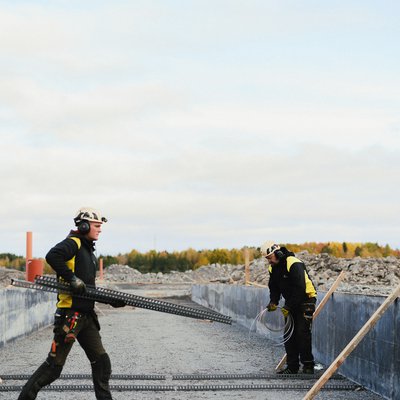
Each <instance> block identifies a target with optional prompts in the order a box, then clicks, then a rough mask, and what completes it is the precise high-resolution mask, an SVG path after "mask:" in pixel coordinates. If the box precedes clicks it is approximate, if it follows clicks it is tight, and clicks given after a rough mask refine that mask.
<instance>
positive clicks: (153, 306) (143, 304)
mask: <svg viewBox="0 0 400 400" xmlns="http://www.w3.org/2000/svg"><path fill="white" fill-rule="evenodd" d="M11 283H12V285H13V286H16V287H23V288H26V289H34V290H42V291H48V292H53V293H60V292H61V293H68V294H71V295H72V296H74V297H80V298H84V299H89V300H93V301H97V302H100V303H105V304H112V303H113V302H115V301H123V302H124V303H125V304H126V305H129V306H134V307H139V308H145V309H149V310H154V311H160V312H165V313H169V314H175V315H181V316H185V317H191V318H197V319H206V320H211V321H215V322H221V323H224V324H231V323H232V319H231V318H230V317H228V316H226V315H223V314H220V313H217V312H216V311H208V310H199V309H194V308H190V307H185V306H182V305H179V304H174V303H168V302H165V301H161V300H157V299H151V298H147V297H142V296H137V295H133V294H130V293H124V292H119V291H116V290H111V289H106V288H101V287H99V288H96V287H93V286H89V285H88V286H87V287H86V292H85V293H83V294H80V295H76V294H73V293H72V291H71V288H70V287H69V285H68V284H67V283H61V282H58V281H57V280H56V279H55V278H52V277H47V276H42V277H36V279H35V282H28V281H23V280H19V279H12V280H11Z"/></svg>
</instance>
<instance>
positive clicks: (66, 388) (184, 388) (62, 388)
mask: <svg viewBox="0 0 400 400" xmlns="http://www.w3.org/2000/svg"><path fill="white" fill-rule="evenodd" d="M22 387H23V386H22V385H0V392H16V391H21V390H22ZM309 388H310V387H309V385H307V384H305V383H302V384H293V383H292V384H287V383H285V384H273V383H271V384H269V383H267V384H251V385H110V389H111V391H113V390H115V391H126V392H133V391H139V392H144V391H146V392H168V391H174V392H206V391H229V390H231V391H237V390H281V391H288V390H309ZM357 389H360V386H357V385H354V384H327V385H325V386H324V388H323V390H332V391H333V390H345V391H349V390H357ZM42 390H48V391H56V392H72V391H80V392H82V391H92V390H93V385H89V384H87V385H86V384H84V385H49V386H45V387H43V389H42Z"/></svg>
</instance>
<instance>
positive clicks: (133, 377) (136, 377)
mask: <svg viewBox="0 0 400 400" xmlns="http://www.w3.org/2000/svg"><path fill="white" fill-rule="evenodd" d="M31 376H32V375H28V374H12V375H0V379H1V380H3V381H7V380H8V381H24V380H27V379H29V378H30V377H31ZM58 379H62V380H68V379H88V380H92V374H62V375H60V377H59V378H58ZM110 379H114V380H132V381H135V380H136V381H165V380H166V379H167V378H166V376H165V375H157V374H150V375H140V374H138V375H128V374H111V377H110Z"/></svg>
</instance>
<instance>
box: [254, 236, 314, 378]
mask: <svg viewBox="0 0 400 400" xmlns="http://www.w3.org/2000/svg"><path fill="white" fill-rule="evenodd" d="M260 251H261V255H262V256H263V257H265V258H266V259H267V261H268V263H269V267H268V269H269V283H268V287H269V291H270V302H269V304H268V305H267V309H268V311H275V310H276V309H277V308H278V304H279V301H280V299H281V297H283V298H284V300H285V302H284V305H283V306H282V307H281V308H280V309H281V311H282V313H283V315H284V317H285V322H291V323H292V324H293V328H294V329H293V331H291V330H286V332H285V336H286V337H284V340H285V349H286V355H287V367H286V368H285V369H283V370H281V371H278V374H297V372H298V371H299V368H300V363H301V364H303V373H306V374H313V373H314V357H313V354H312V343H311V327H312V319H313V314H314V311H315V304H316V302H317V291H316V290H315V287H314V284H313V283H312V281H311V279H310V277H309V275H308V272H307V269H306V266H305V265H304V263H303V262H302V261H301V260H299V259H298V258H297V257H295V254H294V253H292V252H291V251H289V250H288V249H287V248H286V247H281V246H279V245H278V244H276V243H274V242H266V243H264V244H263V245H262V246H261V248H260ZM288 319H290V320H288ZM289 336H290V337H289Z"/></svg>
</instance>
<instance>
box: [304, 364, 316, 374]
mask: <svg viewBox="0 0 400 400" xmlns="http://www.w3.org/2000/svg"><path fill="white" fill-rule="evenodd" d="M313 373H314V367H306V366H304V367H303V374H310V375H312V374H313Z"/></svg>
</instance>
